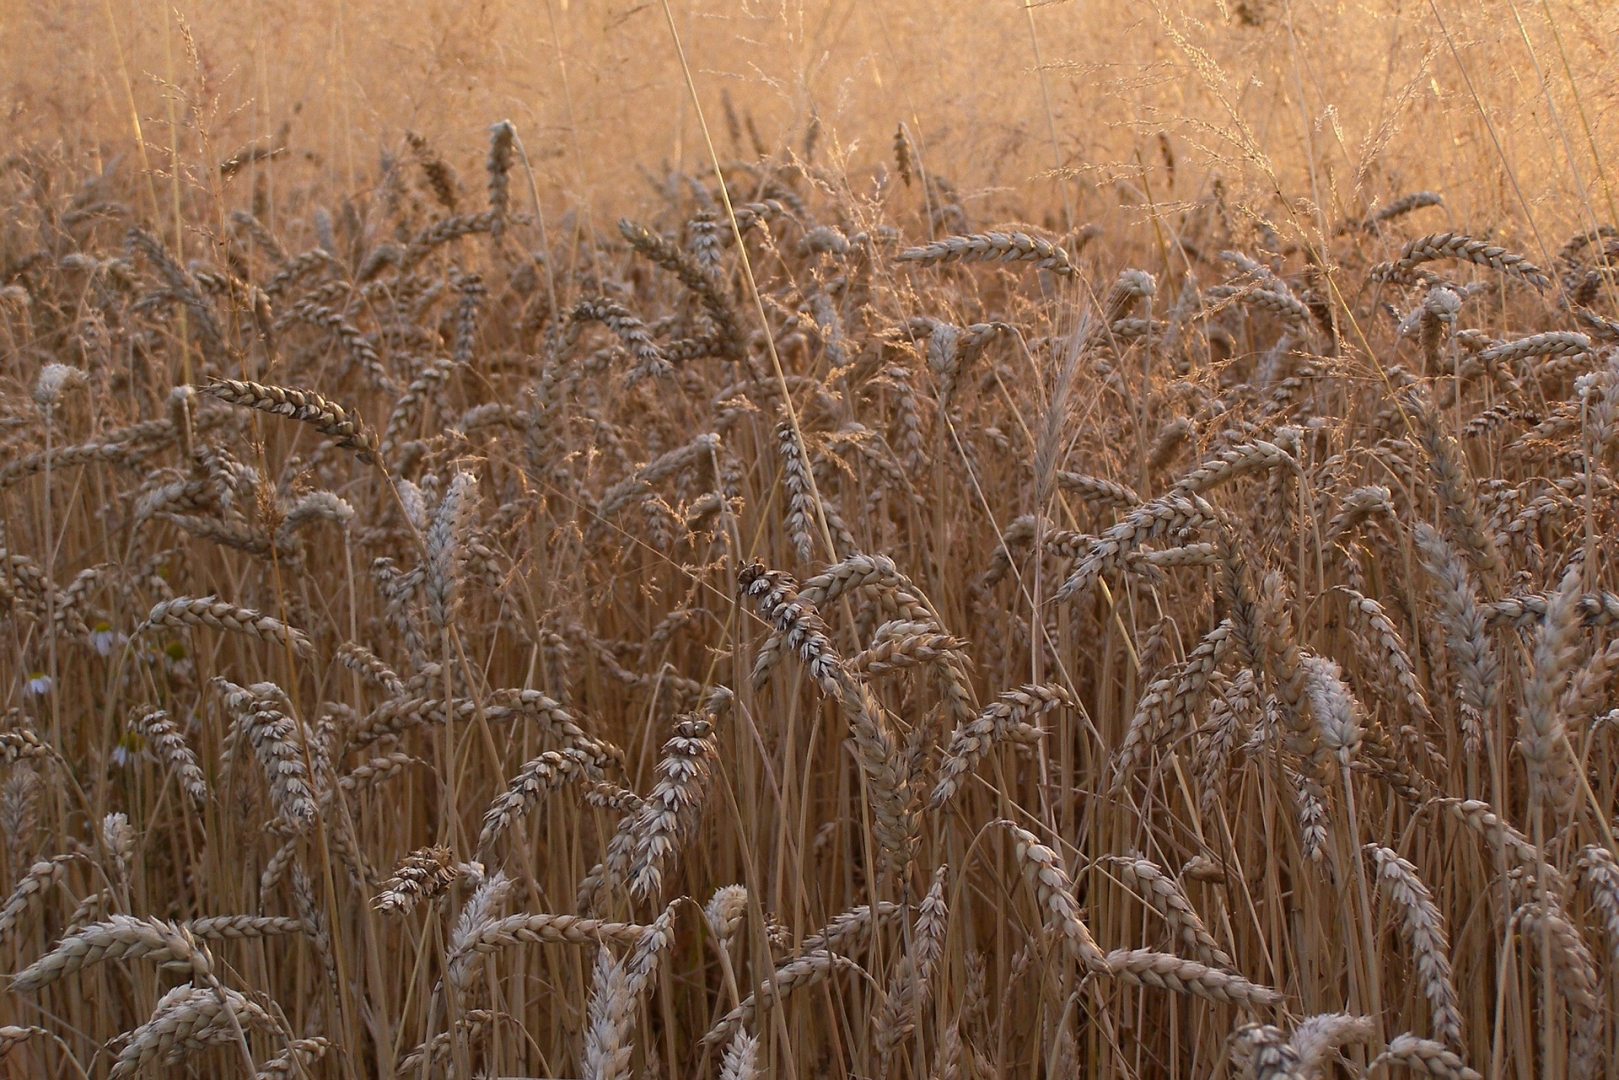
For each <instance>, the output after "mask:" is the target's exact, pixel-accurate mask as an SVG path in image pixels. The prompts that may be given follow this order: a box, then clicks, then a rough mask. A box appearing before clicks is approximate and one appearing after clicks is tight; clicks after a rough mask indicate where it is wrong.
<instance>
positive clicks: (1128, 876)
mask: <svg viewBox="0 0 1619 1080" xmlns="http://www.w3.org/2000/svg"><path fill="white" fill-rule="evenodd" d="M1113 862H1114V863H1115V864H1117V865H1118V867H1119V869H1120V871H1121V874H1122V876H1123V878H1124V883H1125V884H1126V885H1128V886H1129V887H1130V888H1131V889H1133V890H1134V891H1135V892H1136V894H1137V895H1139V896H1140V897H1141V898H1142V899H1143V900H1145V901H1146V902H1147V904H1149V905H1150V906H1151V907H1152V909H1153V910H1154V911H1156V912H1158V914H1159V915H1160V916H1161V917H1162V918H1163V920H1164V922H1165V923H1167V924H1168V925H1169V932H1170V934H1171V935H1172V936H1173V937H1175V938H1176V939H1177V940H1178V941H1179V942H1180V943H1181V944H1182V945H1183V946H1184V947H1185V948H1186V949H1187V950H1188V951H1190V952H1191V953H1192V955H1193V956H1195V957H1196V958H1197V959H1198V960H1199V961H1201V962H1202V963H1204V964H1207V965H1209V966H1210V967H1218V968H1224V969H1225V970H1227V971H1231V970H1233V969H1234V968H1235V967H1236V964H1235V963H1234V962H1233V961H1232V959H1231V957H1230V956H1229V955H1228V954H1227V953H1226V951H1225V950H1224V949H1222V948H1220V946H1219V943H1218V942H1216V941H1215V940H1214V936H1213V935H1212V934H1210V933H1209V931H1208V927H1206V926H1204V925H1203V919H1202V917H1201V916H1199V915H1198V913H1197V909H1196V908H1194V907H1193V906H1192V902H1191V901H1190V900H1188V899H1187V898H1186V894H1185V893H1183V892H1181V889H1180V886H1178V885H1177V884H1175V880H1174V879H1173V878H1172V877H1170V876H1169V875H1168V874H1166V873H1164V871H1163V869H1162V868H1161V867H1160V866H1159V865H1158V864H1157V863H1155V862H1153V861H1152V860H1151V859H1148V858H1145V857H1143V856H1141V855H1131V856H1126V857H1122V858H1121V857H1115V858H1114V859H1113Z"/></svg>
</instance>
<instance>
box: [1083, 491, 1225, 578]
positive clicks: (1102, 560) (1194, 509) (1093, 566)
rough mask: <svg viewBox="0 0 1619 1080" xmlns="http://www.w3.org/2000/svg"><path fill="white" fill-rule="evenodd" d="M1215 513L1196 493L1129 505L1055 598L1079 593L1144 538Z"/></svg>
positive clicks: (1184, 528)
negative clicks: (1128, 508)
mask: <svg viewBox="0 0 1619 1080" xmlns="http://www.w3.org/2000/svg"><path fill="white" fill-rule="evenodd" d="M1218 517H1219V515H1218V513H1217V512H1216V511H1215V509H1214V508H1213V507H1212V506H1210V505H1209V504H1208V503H1207V502H1205V501H1204V500H1203V497H1202V496H1200V495H1197V494H1192V495H1190V496H1186V495H1181V494H1179V493H1171V494H1168V495H1164V496H1162V497H1161V498H1157V499H1154V500H1153V501H1152V502H1148V503H1142V504H1141V505H1139V506H1136V507H1132V508H1131V509H1130V511H1129V512H1128V513H1126V514H1125V516H1124V518H1123V519H1122V520H1121V521H1119V523H1118V524H1116V525H1113V526H1110V527H1109V528H1108V529H1107V530H1106V531H1104V532H1103V533H1102V535H1101V537H1100V538H1099V539H1098V540H1097V541H1096V543H1095V544H1093V545H1092V547H1091V550H1090V552H1089V553H1088V554H1087V555H1086V556H1085V557H1084V558H1083V559H1082V560H1080V563H1079V565H1078V566H1077V567H1075V569H1074V572H1073V573H1072V574H1070V575H1068V579H1067V580H1066V581H1064V582H1063V583H1062V587H1061V588H1059V589H1058V590H1057V592H1056V596H1055V599H1057V600H1066V599H1068V598H1070V597H1073V596H1077V595H1079V594H1080V593H1083V592H1084V591H1085V590H1086V589H1088V588H1090V586H1091V585H1092V584H1093V583H1094V582H1095V581H1096V579H1097V578H1099V577H1101V576H1102V575H1103V574H1106V573H1110V572H1112V571H1114V570H1116V569H1118V568H1120V567H1121V566H1123V565H1124V561H1125V559H1126V557H1128V556H1129V555H1130V553H1131V552H1133V551H1135V550H1136V549H1137V548H1139V547H1140V546H1141V545H1142V544H1145V543H1146V542H1147V541H1149V540H1155V539H1157V538H1158V537H1160V536H1165V535H1167V534H1170V533H1176V532H1190V531H1192V530H1194V529H1198V528H1201V527H1203V526H1205V525H1208V524H1212V523H1213V522H1215V521H1216V520H1217V519H1218Z"/></svg>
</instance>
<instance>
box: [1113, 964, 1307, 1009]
mask: <svg viewBox="0 0 1619 1080" xmlns="http://www.w3.org/2000/svg"><path fill="white" fill-rule="evenodd" d="M1101 963H1102V965H1103V966H1102V968H1101V969H1100V971H1101V973H1105V974H1109V975H1112V976H1113V977H1114V978H1115V979H1117V980H1119V981H1120V982H1123V983H1129V984H1130V985H1131V986H1152V987H1156V988H1158V989H1160V990H1173V991H1175V992H1176V993H1179V994H1194V995H1196V996H1197V997H1202V998H1208V999H1209V1000H1211V1001H1224V1002H1228V1003H1230V1004H1232V1005H1240V1006H1242V1007H1244V1008H1247V1009H1258V1008H1260V1007H1262V1006H1265V1005H1275V1004H1277V1003H1278V1002H1280V1001H1281V1000H1282V995H1280V994H1278V993H1277V992H1276V991H1274V990H1272V989H1270V988H1269V987H1267V986H1259V985H1258V984H1256V983H1251V982H1249V981H1248V980H1247V979H1245V978H1243V977H1242V976H1241V975H1233V974H1232V973H1231V972H1229V971H1221V970H1220V969H1219V968H1212V967H1209V966H1208V965H1207V964H1200V963H1198V962H1197V961H1196V960H1186V959H1183V958H1182V957H1179V956H1175V955H1173V954H1171V953H1161V952H1154V951H1153V950H1151V949H1115V950H1114V951H1113V952H1110V953H1108V954H1107V955H1106V956H1104V957H1101Z"/></svg>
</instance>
